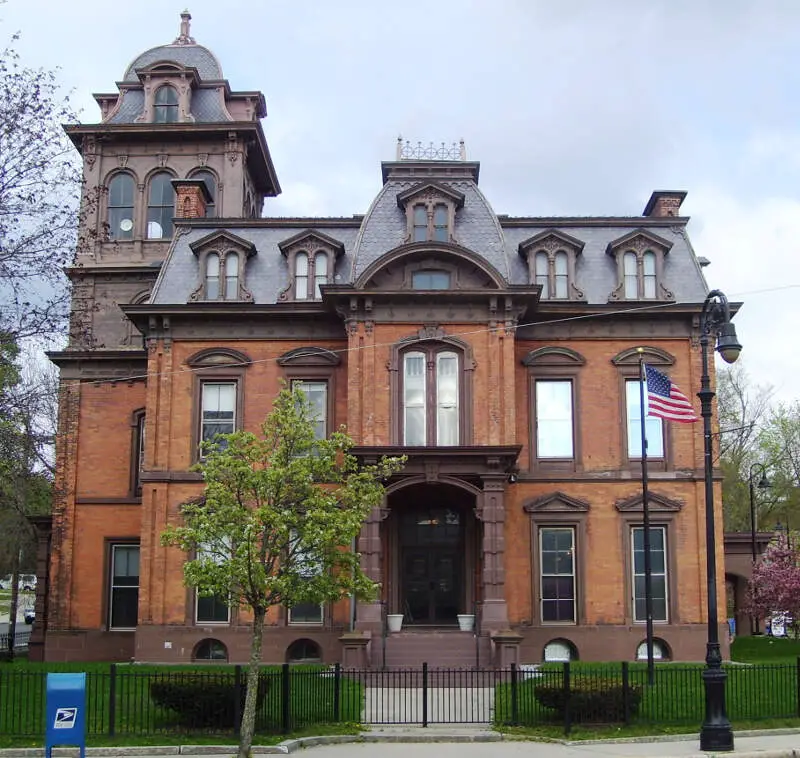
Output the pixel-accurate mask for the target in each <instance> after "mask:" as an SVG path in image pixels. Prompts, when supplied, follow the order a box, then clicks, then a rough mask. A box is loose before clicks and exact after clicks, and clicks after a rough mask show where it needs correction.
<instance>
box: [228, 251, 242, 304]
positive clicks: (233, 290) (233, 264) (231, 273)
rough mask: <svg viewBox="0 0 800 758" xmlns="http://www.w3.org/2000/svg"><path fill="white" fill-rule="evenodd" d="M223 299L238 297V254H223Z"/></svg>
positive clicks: (235, 298)
mask: <svg viewBox="0 0 800 758" xmlns="http://www.w3.org/2000/svg"><path fill="white" fill-rule="evenodd" d="M225 299H226V300H238V299H239V256H238V255H237V254H236V253H228V255H226V256H225Z"/></svg>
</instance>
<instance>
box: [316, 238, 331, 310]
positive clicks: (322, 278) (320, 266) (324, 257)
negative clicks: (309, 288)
mask: <svg viewBox="0 0 800 758" xmlns="http://www.w3.org/2000/svg"><path fill="white" fill-rule="evenodd" d="M327 283H328V254H327V253H323V252H321V251H319V250H318V251H317V252H316V254H315V255H314V297H315V298H316V299H317V300H321V299H322V290H320V286H321V285H323V284H327Z"/></svg>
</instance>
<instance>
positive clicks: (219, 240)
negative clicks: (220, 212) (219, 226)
mask: <svg viewBox="0 0 800 758" xmlns="http://www.w3.org/2000/svg"><path fill="white" fill-rule="evenodd" d="M189 247H190V248H191V249H192V252H193V253H194V254H195V255H197V256H199V255H201V254H202V253H204V252H205V251H206V250H208V249H210V248H217V249H219V248H225V249H229V248H230V249H233V250H235V251H236V252H242V253H244V254H245V255H246V256H247V257H248V258H249V257H250V256H252V255H255V254H256V246H255V245H254V244H253V243H252V242H250V240H246V239H244V237H240V236H239V235H238V234H231V232H227V231H225V230H224V229H223V230H218V231H214V232H211V234H207V235H206V236H205V237H201V238H200V239H199V240H196V241H195V242H192V243H190V244H189Z"/></svg>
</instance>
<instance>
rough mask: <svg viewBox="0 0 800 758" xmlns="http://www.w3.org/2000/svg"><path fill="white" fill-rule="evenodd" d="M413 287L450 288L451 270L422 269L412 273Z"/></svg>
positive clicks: (424, 288)
mask: <svg viewBox="0 0 800 758" xmlns="http://www.w3.org/2000/svg"><path fill="white" fill-rule="evenodd" d="M411 289H415V290H449V289H450V272H449V271H439V270H436V269H422V270H421V271H414V272H413V273H412V274H411Z"/></svg>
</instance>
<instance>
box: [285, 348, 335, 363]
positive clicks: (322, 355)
mask: <svg viewBox="0 0 800 758" xmlns="http://www.w3.org/2000/svg"><path fill="white" fill-rule="evenodd" d="M341 362H342V360H341V358H340V357H339V354H338V353H334V352H333V351H332V350H326V349H325V348H324V347H313V346H312V347H296V348H295V349H294V350H289V351H288V352H286V353H284V354H283V355H282V356H281V357H280V358H278V365H279V366H338V365H339V364H340V363H341Z"/></svg>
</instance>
